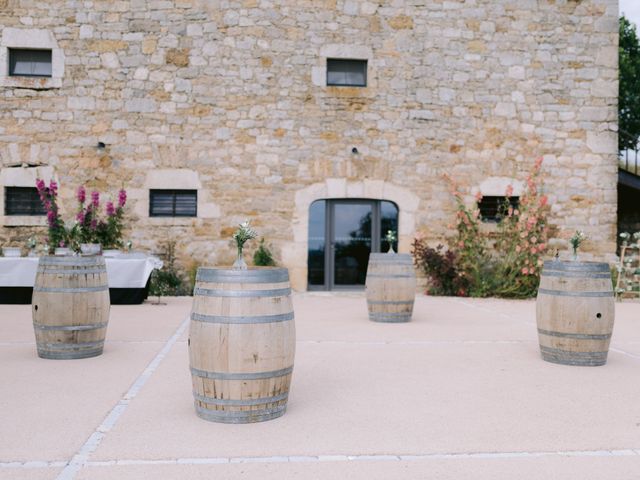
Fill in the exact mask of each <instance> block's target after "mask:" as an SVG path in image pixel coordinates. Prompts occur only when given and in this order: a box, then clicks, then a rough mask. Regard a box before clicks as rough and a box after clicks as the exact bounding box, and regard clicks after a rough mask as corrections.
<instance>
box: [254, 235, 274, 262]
mask: <svg viewBox="0 0 640 480" xmlns="http://www.w3.org/2000/svg"><path fill="white" fill-rule="evenodd" d="M253 264H254V265H255V266H256V267H274V266H275V265H276V262H275V260H274V259H273V254H272V253H271V250H269V248H268V247H267V246H266V245H265V244H264V238H262V239H261V240H260V245H258V249H257V250H256V251H255V252H254V254H253Z"/></svg>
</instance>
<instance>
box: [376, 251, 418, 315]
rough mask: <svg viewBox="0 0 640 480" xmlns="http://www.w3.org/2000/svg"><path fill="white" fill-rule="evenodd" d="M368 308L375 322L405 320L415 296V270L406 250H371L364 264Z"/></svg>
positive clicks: (410, 313)
mask: <svg viewBox="0 0 640 480" xmlns="http://www.w3.org/2000/svg"><path fill="white" fill-rule="evenodd" d="M366 289H367V307H368V309H369V319H370V320H372V321H374V322H393V323H399V322H408V321H409V320H411V315H412V313H413V302H414V300H415V296H416V272H415V270H414V268H413V259H412V257H411V255H409V254H407V253H372V254H370V255H369V266H368V267H367V280H366Z"/></svg>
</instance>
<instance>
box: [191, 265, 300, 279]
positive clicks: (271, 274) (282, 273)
mask: <svg viewBox="0 0 640 480" xmlns="http://www.w3.org/2000/svg"><path fill="white" fill-rule="evenodd" d="M196 281H199V282H214V283H282V282H288V281H289V270H287V269H286V268H273V267H250V268H248V269H247V270H235V269H233V268H217V267H200V268H198V273H197V275H196Z"/></svg>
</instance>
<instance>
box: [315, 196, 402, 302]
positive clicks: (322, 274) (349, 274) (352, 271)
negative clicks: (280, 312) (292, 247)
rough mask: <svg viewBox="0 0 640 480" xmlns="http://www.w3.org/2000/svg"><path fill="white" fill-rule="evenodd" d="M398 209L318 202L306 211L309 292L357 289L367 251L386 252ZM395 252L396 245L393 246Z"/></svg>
mask: <svg viewBox="0 0 640 480" xmlns="http://www.w3.org/2000/svg"><path fill="white" fill-rule="evenodd" d="M397 229H398V207H396V205H395V204H394V203H392V202H387V201H380V200H368V199H361V200H346V199H345V200H318V201H316V202H314V203H312V204H311V207H310V208H309V257H308V258H309V262H308V272H309V274H308V281H309V289H310V290H341V289H361V288H363V287H364V284H365V279H366V276H367V264H368V263H369V254H370V253H371V252H379V251H381V249H382V251H386V250H388V248H389V245H388V243H387V242H386V241H385V240H384V238H383V237H384V236H385V235H386V233H387V230H394V231H396V232H397ZM394 248H395V249H397V245H394Z"/></svg>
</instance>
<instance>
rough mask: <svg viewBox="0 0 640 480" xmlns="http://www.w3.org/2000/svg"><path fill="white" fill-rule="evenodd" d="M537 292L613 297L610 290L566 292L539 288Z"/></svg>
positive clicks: (556, 295) (553, 294) (567, 295)
mask: <svg viewBox="0 0 640 480" xmlns="http://www.w3.org/2000/svg"><path fill="white" fill-rule="evenodd" d="M538 293H542V294H544V295H551V296H555V297H613V291H610V292H568V291H565V290H549V289H547V288H539V289H538Z"/></svg>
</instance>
